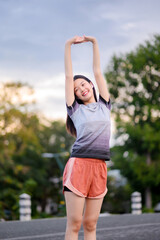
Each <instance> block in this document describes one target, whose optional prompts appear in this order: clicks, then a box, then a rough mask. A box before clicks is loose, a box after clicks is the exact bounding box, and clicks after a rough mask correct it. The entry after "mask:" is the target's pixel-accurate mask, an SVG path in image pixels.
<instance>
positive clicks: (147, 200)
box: [145, 187, 152, 209]
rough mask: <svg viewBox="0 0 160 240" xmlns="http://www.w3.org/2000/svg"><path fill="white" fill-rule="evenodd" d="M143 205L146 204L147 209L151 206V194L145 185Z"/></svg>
mask: <svg viewBox="0 0 160 240" xmlns="http://www.w3.org/2000/svg"><path fill="white" fill-rule="evenodd" d="M145 206H146V208H147V209H151V208H152V195H151V189H150V187H147V188H146V189H145Z"/></svg>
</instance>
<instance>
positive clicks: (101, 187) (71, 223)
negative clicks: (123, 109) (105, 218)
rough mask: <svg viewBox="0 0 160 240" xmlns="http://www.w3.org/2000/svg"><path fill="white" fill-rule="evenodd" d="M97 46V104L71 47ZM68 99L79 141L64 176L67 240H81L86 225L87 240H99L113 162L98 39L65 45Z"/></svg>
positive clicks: (72, 130) (70, 127)
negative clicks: (98, 229) (74, 69)
mask: <svg viewBox="0 0 160 240" xmlns="http://www.w3.org/2000/svg"><path fill="white" fill-rule="evenodd" d="M84 42H91V43H92V44H93V73H94V77H95V80H96V83H97V86H98V90H99V100H98V101H97V97H96V93H95V88H94V85H93V83H92V82H91V81H90V80H89V79H88V78H87V77H85V76H83V75H76V76H74V77H73V72H72V60H71V45H72V44H80V43H84ZM65 81H66V82H65V95H66V106H67V112H68V116H67V122H66V125H67V130H68V131H69V132H70V133H71V134H72V135H73V136H75V137H76V141H75V143H74V145H73V147H72V153H71V157H70V159H69V160H68V162H67V164H66V167H65V170H64V174H63V190H64V195H65V201H66V209H67V226H66V234H65V240H77V239H78V233H79V230H80V228H81V224H82V223H83V229H84V239H85V240H96V225H97V220H98V217H99V213H100V210H101V206H102V202H103V198H104V196H105V195H106V193H107V188H106V183H107V167H106V162H105V161H107V160H110V151H109V138H110V108H111V105H110V96H109V92H108V89H107V85H106V81H105V79H104V77H103V75H102V73H101V69H100V56H99V48H98V43H97V40H96V38H94V37H89V36H83V37H78V36H75V37H73V38H72V39H69V40H68V41H67V42H66V45H65Z"/></svg>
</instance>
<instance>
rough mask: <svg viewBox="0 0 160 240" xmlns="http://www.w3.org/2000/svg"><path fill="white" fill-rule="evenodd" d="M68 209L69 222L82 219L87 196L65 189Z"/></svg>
mask: <svg viewBox="0 0 160 240" xmlns="http://www.w3.org/2000/svg"><path fill="white" fill-rule="evenodd" d="M64 196H65V201H66V210H67V220H68V221H69V222H74V221H81V220H82V216H83V211H84V204H85V198H82V197H79V196H78V195H76V194H74V193H72V192H68V191H65V192H64Z"/></svg>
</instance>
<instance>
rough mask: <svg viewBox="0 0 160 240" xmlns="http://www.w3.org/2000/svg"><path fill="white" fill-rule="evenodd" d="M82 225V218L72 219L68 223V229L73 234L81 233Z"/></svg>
mask: <svg viewBox="0 0 160 240" xmlns="http://www.w3.org/2000/svg"><path fill="white" fill-rule="evenodd" d="M81 224H82V219H81V218H72V219H69V220H68V221H67V228H69V229H70V230H71V231H73V232H79V230H80V228H81Z"/></svg>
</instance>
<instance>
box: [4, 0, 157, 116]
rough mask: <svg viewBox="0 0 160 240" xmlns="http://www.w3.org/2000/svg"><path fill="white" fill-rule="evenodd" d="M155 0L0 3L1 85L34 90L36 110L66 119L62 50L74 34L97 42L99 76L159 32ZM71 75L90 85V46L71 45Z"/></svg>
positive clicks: (22, 0) (14, 0) (10, 0)
mask: <svg viewBox="0 0 160 240" xmlns="http://www.w3.org/2000/svg"><path fill="white" fill-rule="evenodd" d="M159 9H160V1H159V0H132V1H131V0H130V1H128V0H79V1H77V0H0V82H7V81H15V82H16V81H21V82H22V83H28V84H29V85H30V86H32V87H33V88H34V90H35V99H36V102H37V104H36V109H37V110H38V111H39V112H41V113H43V114H44V115H45V116H46V117H47V118H49V119H53V120H54V119H64V118H65V117H66V107H65V95H64V80H65V76H64V46H65V42H66V40H67V39H69V38H71V37H73V36H75V35H79V36H81V35H84V34H85V35H90V36H94V37H96V38H97V40H98V43H99V48H100V56H101V68H102V72H103V73H104V72H105V70H106V68H107V65H108V64H109V62H110V60H111V57H112V56H113V54H116V55H119V54H120V53H122V54H125V53H126V52H129V51H132V50H134V49H135V48H136V47H137V46H138V44H140V43H142V44H143V43H144V41H145V40H149V39H151V37H152V36H153V34H157V33H159V32H160V27H159V23H160V14H159ZM72 61H73V72H74V74H84V75H86V76H87V77H89V78H90V79H92V81H93V82H94V80H93V79H94V77H93V73H92V44H91V43H83V44H80V45H74V46H72Z"/></svg>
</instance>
